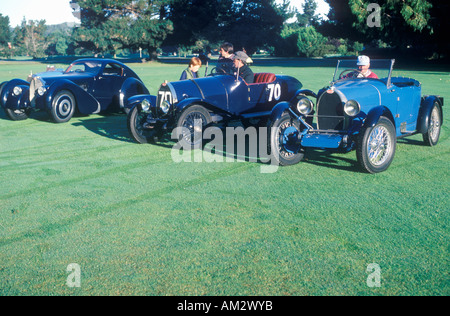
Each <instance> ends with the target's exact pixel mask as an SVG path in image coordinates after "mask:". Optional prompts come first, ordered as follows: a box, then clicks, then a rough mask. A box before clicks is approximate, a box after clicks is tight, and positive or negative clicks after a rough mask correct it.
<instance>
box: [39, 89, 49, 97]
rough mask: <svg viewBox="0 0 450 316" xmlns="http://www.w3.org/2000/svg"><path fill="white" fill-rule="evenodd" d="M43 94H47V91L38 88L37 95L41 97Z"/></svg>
mask: <svg viewBox="0 0 450 316" xmlns="http://www.w3.org/2000/svg"><path fill="white" fill-rule="evenodd" d="M45 92H47V89H46V88H45V87H39V89H38V90H37V93H38V94H39V95H40V96H41V97H42V96H43V95H44V94H45Z"/></svg>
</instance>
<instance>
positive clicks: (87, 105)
mask: <svg viewBox="0 0 450 316" xmlns="http://www.w3.org/2000/svg"><path fill="white" fill-rule="evenodd" d="M62 90H68V91H70V92H71V93H72V94H73V96H74V97H75V100H76V103H77V108H78V111H80V113H81V114H85V115H87V114H97V113H99V112H100V103H99V102H98V101H97V100H96V99H95V98H94V97H93V96H92V95H90V94H89V93H87V92H86V91H85V90H83V89H82V88H81V87H80V86H78V85H76V84H74V83H73V82H72V81H69V80H59V81H57V82H55V83H53V84H52V85H51V86H50V87H49V88H48V89H47V93H46V96H45V107H46V110H48V111H51V109H52V106H53V105H52V103H53V98H54V96H55V95H56V94H57V93H58V92H60V91H62Z"/></svg>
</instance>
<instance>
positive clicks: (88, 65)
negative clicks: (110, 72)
mask: <svg viewBox="0 0 450 316" xmlns="http://www.w3.org/2000/svg"><path fill="white" fill-rule="evenodd" d="M101 67H102V65H101V64H99V63H95V62H76V63H73V64H72V65H70V66H69V68H67V70H66V71H65V73H66V74H68V73H75V72H76V73H98V71H99V69H100V68H101Z"/></svg>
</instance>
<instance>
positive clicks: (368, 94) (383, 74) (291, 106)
mask: <svg viewBox="0 0 450 316" xmlns="http://www.w3.org/2000/svg"><path fill="white" fill-rule="evenodd" d="M394 62H395V60H376V61H375V60H374V61H372V63H371V64H372V70H373V72H374V73H376V74H377V75H378V78H380V79H369V78H358V77H361V76H360V74H359V71H358V70H356V69H355V68H356V63H357V62H356V61H355V60H341V61H338V63H337V68H336V71H335V75H334V78H333V81H332V82H331V84H330V86H328V87H327V88H324V89H322V90H320V91H319V92H318V93H317V94H316V93H314V92H312V91H304V93H303V94H302V95H299V96H298V97H297V99H296V100H295V102H281V103H280V104H278V105H277V106H276V107H275V108H274V110H273V113H272V116H271V121H270V126H271V127H272V129H271V134H270V148H271V153H272V155H273V156H274V157H275V158H276V159H277V160H278V162H279V164H280V165H292V164H295V163H298V162H299V161H301V160H302V159H303V158H304V151H305V149H306V148H316V149H326V150H330V151H337V152H349V151H351V150H353V149H355V150H356V154H357V160H358V163H359V165H360V166H361V168H362V170H363V171H366V172H369V173H378V172H382V171H385V170H386V169H387V168H388V167H389V166H390V164H391V162H392V161H393V159H394V154H395V150H396V143H397V138H400V137H406V136H410V135H414V134H422V135H423V140H424V142H425V144H427V145H429V146H434V145H436V144H437V143H438V140H439V135H440V130H441V126H442V122H443V113H442V107H443V105H444V100H443V98H441V97H439V96H422V94H421V84H420V82H418V81H417V80H414V79H410V78H403V77H393V76H392V71H393V67H394ZM314 99H315V100H316V105H315V106H314V102H313V100H314Z"/></svg>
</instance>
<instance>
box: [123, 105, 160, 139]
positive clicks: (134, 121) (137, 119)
mask: <svg viewBox="0 0 450 316" xmlns="http://www.w3.org/2000/svg"><path fill="white" fill-rule="evenodd" d="M147 116H148V114H147V113H145V112H143V111H142V109H141V106H140V105H137V106H135V107H133V108H132V109H131V110H129V112H128V116H127V125H128V131H129V132H130V135H131V137H132V138H133V139H134V140H135V141H136V142H138V143H139V144H148V143H152V142H153V140H154V138H153V137H151V131H146V130H145V129H144V123H145V122H146V121H147Z"/></svg>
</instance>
